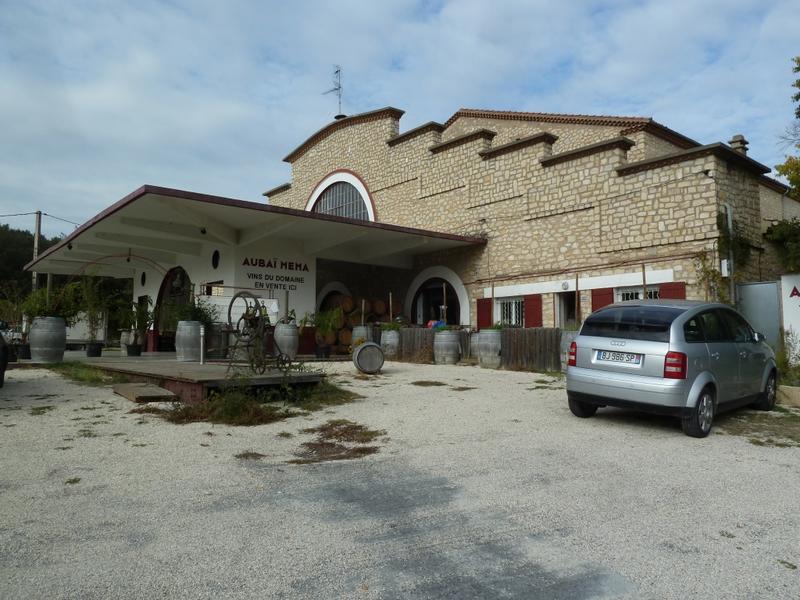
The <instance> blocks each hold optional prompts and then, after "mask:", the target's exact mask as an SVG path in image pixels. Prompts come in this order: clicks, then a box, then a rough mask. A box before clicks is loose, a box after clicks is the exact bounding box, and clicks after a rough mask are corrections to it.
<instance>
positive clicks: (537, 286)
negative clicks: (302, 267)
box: [269, 109, 800, 326]
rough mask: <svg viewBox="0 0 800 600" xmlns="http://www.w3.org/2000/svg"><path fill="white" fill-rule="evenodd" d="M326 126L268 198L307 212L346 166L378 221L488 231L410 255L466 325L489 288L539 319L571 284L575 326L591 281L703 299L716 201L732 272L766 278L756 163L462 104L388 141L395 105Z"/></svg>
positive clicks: (639, 134)
mask: <svg viewBox="0 0 800 600" xmlns="http://www.w3.org/2000/svg"><path fill="white" fill-rule="evenodd" d="M334 125H335V127H333V126H330V130H329V131H326V130H325V129H323V130H321V132H318V133H317V134H315V136H314V137H312V138H311V139H310V140H309V141H308V142H306V143H305V144H304V145H302V146H300V147H299V148H298V149H297V150H295V151H294V152H293V153H292V154H290V155H289V157H287V160H288V161H289V162H291V164H292V181H291V185H290V186H288V187H284V188H283V189H279V190H278V191H277V192H276V193H271V194H269V196H270V197H269V201H270V202H271V203H272V204H275V205H279V206H286V207H291V208H297V209H306V208H310V207H307V204H308V202H309V198H310V197H311V196H312V194H313V193H314V191H315V188H316V187H317V186H318V184H319V182H320V181H321V180H323V179H324V178H325V177H326V176H328V175H330V174H331V173H334V172H336V171H342V170H346V171H348V172H352V173H355V174H356V175H358V177H359V178H360V179H361V180H362V181H363V182H364V185H365V187H366V188H367V189H368V190H369V193H370V196H371V201H372V202H373V204H374V208H375V215H376V220H377V221H381V222H386V223H392V224H396V225H402V226H406V227H412V228H419V229H427V230H433V231H441V232H448V233H456V234H461V235H470V236H481V237H484V238H486V239H487V240H488V242H487V244H486V246H484V247H481V248H469V249H462V250H458V251H449V252H446V253H436V254H427V255H426V254H422V255H420V256H418V257H417V259H416V265H415V272H417V271H419V270H421V269H423V268H425V267H428V266H435V265H444V266H446V267H447V268H449V269H451V270H452V271H454V272H455V273H456V274H457V276H458V278H459V279H460V280H461V282H463V285H464V287H465V288H466V290H467V292H468V294H469V298H470V304H471V306H470V323H471V324H475V323H476V320H477V315H476V302H477V300H478V299H480V298H482V297H484V296H486V295H488V294H487V290H491V289H495V297H496V298H498V299H499V298H502V297H504V296H503V294H506V295H507V296H508V297H511V296H518V295H527V294H535V293H536V294H538V293H540V294H542V316H543V320H544V325H546V326H547V325H553V324H559V323H560V324H564V323H563V318H561V319H560V320H559V312H560V311H561V312H563V297H562V296H559V294H563V292H565V291H566V292H570V291H571V292H574V290H575V280H576V278H577V279H578V286H579V288H580V289H581V294H580V306H579V315H578V317H579V320H580V317H581V316H585V315H586V314H588V313H589V312H591V303H592V292H591V290H592V289H597V288H604V289H605V288H614V289H623V288H625V287H630V285H634V286H636V285H641V272H642V270H643V269H644V272H645V279H646V280H648V278H647V274H648V273H651V274H652V276H653V279H651V280H650V281H653V283H654V284H664V283H668V282H683V283H685V284H686V294H687V297H688V298H695V299H704V298H705V297H706V296H707V295H708V294H707V287H706V285H705V283H704V282H702V281H699V280H698V275H697V270H696V266H695V258H696V257H697V256H698V255H699V254H701V253H707V254H708V255H709V256H710V257H711V258H712V259H713V260H714V261H716V260H717V259H718V252H717V246H718V239H719V231H718V226H717V215H718V213H719V212H720V210H722V207H723V205H725V204H730V205H732V206H733V210H734V215H735V218H736V220H737V223H738V224H739V226H740V227H741V229H742V231H743V232H744V234H745V235H746V237H747V240H748V242H749V243H751V245H752V247H753V248H754V250H755V251H754V252H753V259H751V260H750V262H749V264H747V265H739V266H737V268H738V271H737V272H738V273H739V276H740V277H742V278H743V280H751V281H752V280H760V279H764V278H765V277H770V278H771V277H774V275H775V274H776V271H775V265H774V264H773V263H774V260H773V258H771V256H770V253H769V250H768V249H767V248H765V247H764V243H763V242H762V235H761V233H762V230H763V226H764V223H765V219H769V218H772V216H773V215H774V214H776V208H775V206H776V202H777V201H776V199H775V197H774V196H773V194H777V192H773V191H772V190H771V189H767V188H766V187H765V185H764V184H763V182H762V181H763V173H764V172H766V170H767V169H766V167H763V165H760V164H759V163H757V162H755V161H753V160H751V159H749V158H747V157H746V156H744V155H743V154H740V153H736V152H734V151H733V150H731V149H730V148H729V147H727V146H725V145H722V144H714V145H710V146H700V145H699V144H697V143H696V142H694V141H692V140H689V139H688V138H685V137H684V136H681V135H680V134H677V133H676V132H673V131H671V130H669V129H667V128H665V127H663V126H661V125H658V124H657V123H654V122H652V121H650V120H649V119H642V118H636V117H586V116H571V115H542V114H538V113H492V111H482V112H479V111H459V112H458V113H456V114H455V115H454V117H453V118H451V119H450V120H449V121H448V122H447V123H446V124H445V125H439V124H435V123H432V124H428V125H426V126H423V127H421V128H419V129H418V130H413V131H411V132H407V133H404V134H401V135H398V131H399V111H396V109H384V110H383V112H382V111H375V112H373V113H368V114H366V115H364V116H358V115H357V116H354V117H349V118H347V119H345V120H344V121H343V122H341V123H336V124H334ZM548 134H549V135H548ZM777 185H779V184H777ZM785 200H786V199H785V198H784V199H781V201H780V202H777V205H778V206H780V207H781V211H785V209H784V208H783V202H784V201H785ZM789 202H791V205H792V208H791V209H790V211H789V212H791V211H792V210H794V208H793V207H794V206H797V203H795V202H793V201H789ZM798 212H800V211H798ZM782 214H783V213H782ZM637 274H638V275H637ZM411 276H412V277H413V273H412V274H411ZM636 277H638V278H639V279H638V281H634V279H635V278H636ZM408 279H410V278H408ZM406 281H407V280H406ZM632 281H634V283H633V284H629V283H626V282H632ZM582 282H583V283H582ZM320 283H322V282H318V285H319V284H320ZM556 283H558V284H559V285H560V286H561V287H560V288H558V290H556V289H552V288H553V286H554V285H555V284H556ZM564 284H566V287H565V285H564ZM623 284H624V285H623ZM395 287H397V286H395ZM490 293H491V292H489V294H490ZM559 303H562V305H561V308H559ZM463 310H465V307H462V311H463Z"/></svg>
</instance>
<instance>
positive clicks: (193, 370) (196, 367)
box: [84, 354, 325, 402]
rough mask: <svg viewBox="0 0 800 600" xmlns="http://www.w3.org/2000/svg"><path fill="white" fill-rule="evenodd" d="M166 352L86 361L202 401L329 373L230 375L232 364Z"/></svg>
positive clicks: (311, 379)
mask: <svg viewBox="0 0 800 600" xmlns="http://www.w3.org/2000/svg"><path fill="white" fill-rule="evenodd" d="M174 356H175V355H174V354H173V355H172V356H170V357H166V356H145V357H141V358H138V357H136V358H134V357H103V358H89V359H85V360H84V362H86V363H87V364H90V365H92V366H93V367H96V368H98V369H102V370H103V371H108V372H110V373H120V374H123V375H125V377H126V379H128V380H129V381H131V382H142V383H150V384H153V385H157V386H159V387H162V388H164V389H166V390H169V391H170V392H172V393H174V394H175V395H176V396H178V397H179V398H180V399H181V400H183V401H184V402H198V401H200V400H202V399H204V398H206V397H207V395H208V392H209V391H210V390H213V389H219V388H222V387H227V386H230V385H232V384H233V383H234V381H235V384H236V385H244V386H246V387H249V388H261V387H270V386H276V385H283V384H285V383H288V384H290V385H292V384H298V383H302V384H307V383H319V382H320V381H322V379H323V378H324V377H325V375H324V373H320V372H315V371H312V372H296V371H293V372H290V373H289V374H288V375H284V374H283V373H282V372H281V371H277V370H275V371H267V372H266V373H264V374H263V375H256V374H248V373H247V372H246V370H245V369H244V366H243V368H242V369H241V370H240V371H239V373H238V375H236V376H235V377H231V376H232V375H235V373H234V371H231V373H230V375H231V376H229V373H228V364H227V362H226V363H206V364H203V365H201V364H200V363H195V362H178V361H176V360H175V358H174Z"/></svg>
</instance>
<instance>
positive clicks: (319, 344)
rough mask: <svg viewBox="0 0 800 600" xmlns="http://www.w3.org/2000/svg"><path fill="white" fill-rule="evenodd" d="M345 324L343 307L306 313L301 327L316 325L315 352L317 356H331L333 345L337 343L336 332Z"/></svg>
mask: <svg viewBox="0 0 800 600" xmlns="http://www.w3.org/2000/svg"><path fill="white" fill-rule="evenodd" d="M343 324H344V315H343V313H342V309H341V307H338V306H337V307H336V308H332V309H331V310H324V311H320V312H318V313H316V314H311V315H306V316H305V317H303V320H302V321H301V322H300V329H301V330H302V329H303V327H306V326H313V327H314V342H315V349H314V353H315V354H316V356H317V358H329V357H330V355H331V346H333V345H334V344H335V343H336V332H337V330H339V329H341V328H342V325H343Z"/></svg>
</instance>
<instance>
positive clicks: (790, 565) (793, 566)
mask: <svg viewBox="0 0 800 600" xmlns="http://www.w3.org/2000/svg"><path fill="white" fill-rule="evenodd" d="M778 564H780V565H783V566H784V567H786V568H787V569H790V570H792V571H795V570H797V565H796V564H794V563H790V562H789V561H788V560H781V559H778Z"/></svg>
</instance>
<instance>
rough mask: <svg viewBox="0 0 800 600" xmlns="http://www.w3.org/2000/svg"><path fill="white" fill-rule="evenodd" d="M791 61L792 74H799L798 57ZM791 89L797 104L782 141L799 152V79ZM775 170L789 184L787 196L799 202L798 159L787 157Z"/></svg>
mask: <svg viewBox="0 0 800 600" xmlns="http://www.w3.org/2000/svg"><path fill="white" fill-rule="evenodd" d="M792 61H793V62H794V67H793V68H792V72H793V73H800V56H795V57H794V58H793V59H792ZM792 87H793V88H794V89H795V90H796V92H795V93H794V94H792V100H793V101H794V102H796V103H797V106H795V109H794V116H795V120H794V123H792V125H790V126H789V128H788V129H787V130H786V135H785V136H784V139H786V141H787V142H789V143H790V144H792V146H794V148H795V150H800V78H798V79H795V81H794V83H792ZM775 170H776V171H777V172H778V173H779V174H780V175H782V176H783V177H785V178H786V180H787V181H788V182H789V187H790V188H791V189H790V191H789V195H790V196H791V197H792V198H794V199H795V200H800V157H798V156H787V157H786V161H785V162H783V163H782V164H780V165H776V166H775Z"/></svg>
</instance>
